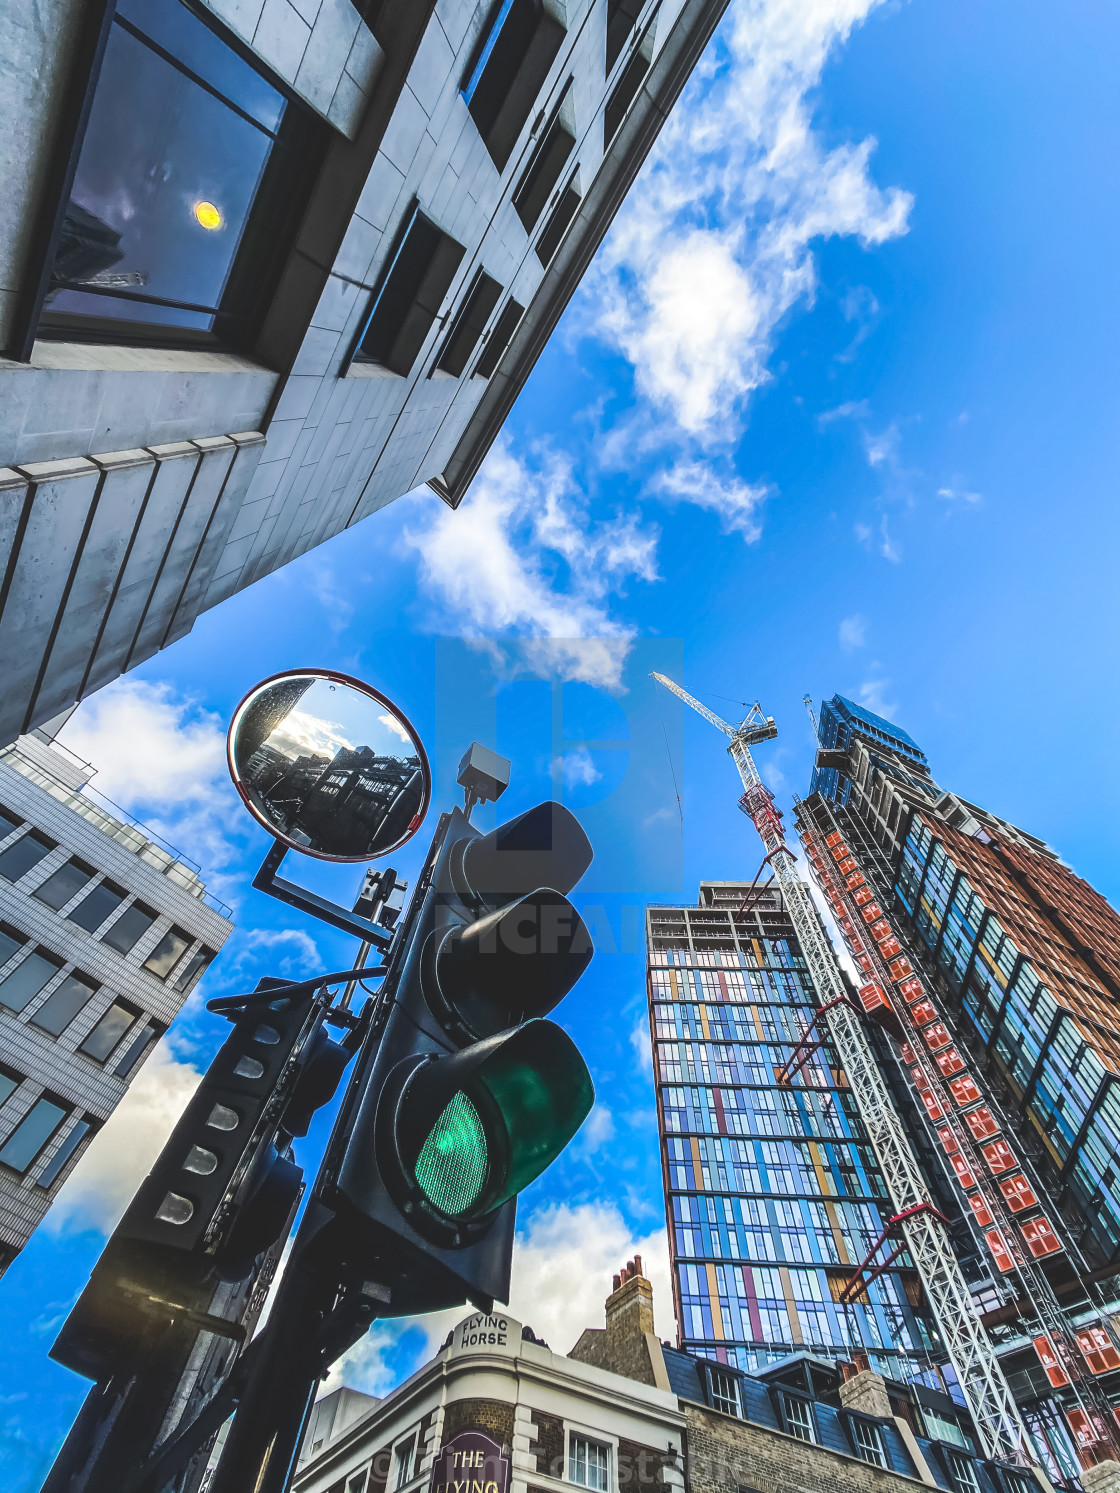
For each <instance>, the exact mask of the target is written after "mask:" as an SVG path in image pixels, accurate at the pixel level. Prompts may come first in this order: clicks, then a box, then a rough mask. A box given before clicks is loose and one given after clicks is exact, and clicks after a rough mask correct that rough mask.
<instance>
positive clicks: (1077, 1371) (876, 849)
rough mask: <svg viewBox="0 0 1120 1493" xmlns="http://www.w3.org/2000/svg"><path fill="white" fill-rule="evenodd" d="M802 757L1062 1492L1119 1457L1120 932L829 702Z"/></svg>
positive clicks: (1006, 826) (919, 757)
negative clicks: (809, 755)
mask: <svg viewBox="0 0 1120 1493" xmlns="http://www.w3.org/2000/svg"><path fill="white" fill-rule="evenodd" d="M818 736H819V750H818V753H817V757H816V763H815V766H814V772H813V779H812V784H811V790H810V794H809V796H808V798H806V799H805V800H804V801H803V802H801V803H800V804H799V805H798V810H797V812H798V825H799V829H800V831H801V834H802V840H803V842H804V844H805V846H806V849H807V852H808V854H809V858H810V863H811V865H812V867H813V874H814V877H815V879H816V880H817V883H818V885H819V886H820V887H821V889H822V890H823V891H824V892H825V895H826V896H827V897H828V898H829V900H830V902H831V904H832V907H833V911H834V913H835V915H836V918H837V923H838V926H839V927H840V930H841V933H842V935H843V937H844V939H845V941H846V943H847V946H848V949H849V952H850V953H851V955H852V958H853V961H854V963H855V965H856V967H857V970H858V972H859V977H860V981H861V991H860V994H861V998H862V1000H863V1004H864V1006H865V1008H866V1009H867V1011H868V1014H869V1015H871V1016H872V1017H881V1016H883V1015H884V1013H885V1014H886V1021H885V1025H886V1029H887V1031H893V1036H888V1035H887V1034H886V1031H884V1032H883V1033H882V1034H881V1035H880V1037H879V1039H878V1044H877V1045H878V1049H879V1053H880V1058H881V1063H882V1066H883V1069H884V1072H885V1073H887V1075H888V1077H889V1080H890V1083H891V1087H892V1091H893V1092H894V1096H895V1099H896V1103H897V1105H898V1108H899V1111H900V1113H901V1114H902V1115H903V1118H904V1120H905V1121H906V1124H907V1128H908V1130H909V1131H910V1134H911V1137H912V1139H913V1141H914V1144H915V1148H916V1149H917V1150H918V1152H919V1154H920V1155H921V1157H922V1160H923V1163H924V1167H925V1170H926V1173H927V1176H928V1178H929V1180H930V1183H931V1185H932V1186H933V1187H934V1188H935V1192H936V1196H937V1200H938V1205H939V1207H941V1208H942V1209H943V1211H944V1212H945V1213H946V1215H947V1216H949V1217H950V1219H951V1222H952V1225H953V1233H954V1240H955V1243H956V1245H957V1249H958V1254H959V1255H960V1256H961V1257H962V1260H965V1259H967V1261H968V1264H969V1274H970V1277H971V1281H972V1284H973V1290H974V1293H975V1297H976V1303H977V1310H978V1311H980V1312H981V1313H982V1314H983V1320H984V1321H985V1323H986V1325H987V1326H988V1329H989V1333H990V1334H991V1336H992V1338H993V1340H994V1341H995V1343H996V1344H997V1347H998V1349H999V1352H1000V1356H1001V1361H1002V1363H1003V1366H1004V1369H1005V1372H1006V1374H1007V1377H1008V1382H1009V1383H1010V1385H1011V1387H1012V1390H1013V1392H1014V1393H1015V1396H1016V1399H1017V1400H1018V1401H1019V1403H1020V1406H1021V1409H1022V1410H1023V1414H1024V1419H1025V1420H1026V1422H1027V1424H1028V1426H1029V1427H1030V1429H1031V1431H1032V1434H1033V1435H1034V1437H1035V1440H1036V1443H1037V1444H1038V1446H1039V1449H1040V1452H1042V1453H1043V1454H1044V1456H1045V1457H1046V1458H1047V1465H1048V1467H1049V1469H1050V1473H1051V1476H1052V1477H1053V1478H1054V1480H1055V1481H1058V1480H1059V1479H1063V1478H1065V1479H1072V1478H1075V1477H1076V1476H1077V1475H1078V1460H1080V1462H1081V1464H1082V1465H1083V1466H1087V1465H1089V1464H1091V1463H1093V1462H1094V1461H1098V1460H1100V1459H1101V1458H1102V1457H1116V1456H1117V1453H1118V1448H1117V1440H1116V1433H1115V1425H1116V1420H1115V1416H1114V1415H1113V1410H1114V1409H1115V1407H1116V1406H1117V1405H1120V1332H1118V1330H1117V1329H1118V1326H1120V1323H1118V1322H1117V1320H1116V1317H1115V1313H1116V1311H1117V1310H1118V1308H1120V1283H1118V1272H1120V1182H1118V1177H1117V1163H1116V1156H1117V1151H1118V1149H1120V1041H1118V1038H1117V1030H1118V1021H1117V1016H1118V1012H1120V919H1118V918H1117V916H1116V914H1115V912H1114V911H1113V910H1112V909H1111V908H1110V907H1109V905H1108V904H1107V903H1106V902H1105V901H1104V899H1103V898H1102V897H1101V896H1100V895H1099V894H1098V893H1097V892H1095V891H1094V890H1093V889H1092V888H1091V887H1090V886H1088V885H1087V884H1086V883H1085V882H1084V881H1082V880H1081V878H1079V877H1078V876H1076V875H1075V874H1074V873H1073V871H1072V870H1070V868H1069V867H1068V866H1066V865H1064V864H1063V863H1062V861H1061V860H1060V859H1059V858H1058V856H1057V854H1056V853H1055V852H1054V851H1053V850H1051V849H1050V848H1049V847H1048V846H1046V845H1045V844H1044V843H1043V842H1042V841H1040V840H1039V839H1037V838H1036V837H1034V836H1033V835H1031V834H1029V833H1027V832H1026V831H1024V830H1022V829H1020V828H1018V827H1017V826H1016V825H1013V824H1010V823H1009V822H1008V821H1006V820H1004V819H1001V818H1000V817H998V816H997V815H995V814H992V813H990V812H989V811H987V810H985V809H982V808H980V807H979V806H978V805H976V804H973V803H971V802H969V801H968V800H966V799H964V798H961V797H960V796H959V795H957V794H955V793H953V792H951V791H948V790H945V789H942V788H941V787H940V786H938V784H937V783H936V782H935V781H934V779H933V777H932V774H931V772H930V768H929V764H928V762H927V760H926V757H925V755H924V754H923V752H922V751H921V749H920V748H919V747H918V746H917V744H916V743H915V742H914V741H913V740H912V739H911V738H910V737H909V736H908V735H907V734H906V733H905V732H904V731H901V730H900V729H899V728H898V727H896V726H894V725H892V724H891V723H890V722H888V721H885V720H883V719H882V718H881V717H879V716H877V715H875V714H873V713H872V712H870V711H867V710H866V709H864V708H863V707H861V706H858V705H856V704H854V703H853V702H852V701H850V700H846V699H844V698H842V697H841V696H835V697H834V698H833V699H832V700H831V701H828V702H827V703H826V704H824V705H823V706H822V708H821V712H820V719H819V731H818ZM969 1236H970V1237H969Z"/></svg>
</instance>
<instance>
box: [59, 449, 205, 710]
mask: <svg viewBox="0 0 1120 1493" xmlns="http://www.w3.org/2000/svg"><path fill="white" fill-rule="evenodd" d="M151 457H152V460H153V461H154V462H155V469H154V476H153V479H152V482H151V485H150V487H149V490H148V499H147V502H146V503H145V505H144V508H143V511H142V512H141V513H140V515H139V521H138V523H137V524H136V527H135V531H134V534H133V539H132V547H131V549H130V550H129V552H128V556H127V558H126V559H125V562H124V569H123V572H122V573H121V577H120V584H119V586H118V587H117V591H116V595H115V596H114V597H113V600H112V604H111V606H110V608H109V615H108V616H107V617H106V619H105V625H104V627H103V629H102V632H101V638H100V640H99V642H98V644H97V650H96V652H95V654H94V656H93V662H92V663H91V664H90V667H89V672H88V674H87V675H86V679H85V682H84V687H83V693H86V694H88V693H89V692H90V691H91V690H95V689H99V688H100V687H101V685H103V684H108V682H109V681H110V680H111V679H116V678H117V676H118V675H119V674H121V673H123V671H124V670H125V669H126V668H127V667H128V657H129V654H130V653H131V651H132V645H133V643H134V641H135V639H136V634H137V632H138V631H139V629H140V624H141V623H142V622H143V620H144V614H145V611H146V609H147V605H148V598H149V596H151V594H152V588H153V587H154V586H155V583H156V581H157V579H158V578H159V574H160V569H161V567H162V565H163V562H164V557H165V555H166V553H167V547H168V543H169V541H170V538H171V536H172V535H173V534H174V533H175V529H176V525H177V524H178V521H179V514H180V511H181V510H182V507H183V501H184V499H185V497H186V495H187V492H188V491H189V489H190V485H191V481H192V479H193V478H194V474H195V471H196V469H197V467H198V463H199V460H200V453H199V450H198V447H197V446H195V445H193V444H192V443H191V442H189V441H177V442H176V443H175V444H174V445H171V446H155V447H153V448H152V449H151Z"/></svg>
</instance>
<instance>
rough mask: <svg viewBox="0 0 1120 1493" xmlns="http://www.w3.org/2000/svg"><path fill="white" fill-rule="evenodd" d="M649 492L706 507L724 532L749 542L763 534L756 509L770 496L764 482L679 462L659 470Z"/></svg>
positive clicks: (703, 466)
mask: <svg viewBox="0 0 1120 1493" xmlns="http://www.w3.org/2000/svg"><path fill="white" fill-rule="evenodd" d="M652 491H653V492H654V493H656V494H659V495H661V496H664V497H667V498H669V499H677V500H680V501H682V502H685V503H692V504H694V505H695V506H696V507H697V508H706V509H708V510H709V511H710V512H712V513H714V514H715V515H716V517H717V518H718V519H719V526H720V528H721V529H722V530H723V532H724V533H725V534H741V535H742V537H743V538H744V539H745V540H746V542H747V543H748V544H753V543H754V542H755V541H756V540H757V539H760V538H761V537H762V528H761V526H760V524H759V522H758V520H757V518H756V517H755V510H756V509H757V508H758V507H759V505H760V504H761V503H762V502H763V501H764V499H766V498H767V497H769V496H770V495H771V492H772V489H771V488H769V487H767V486H765V485H764V484H752V483H749V482H742V481H740V480H739V478H737V477H724V478H721V477H719V476H718V475H717V474H716V473H715V472H713V471H712V469H711V468H710V467H708V466H705V465H704V464H703V463H701V462H695V461H692V462H678V463H676V464H675V465H674V466H671V467H670V468H669V469H668V470H667V471H664V472H661V473H660V474H659V475H658V477H657V478H656V479H655V481H654V482H653V484H652Z"/></svg>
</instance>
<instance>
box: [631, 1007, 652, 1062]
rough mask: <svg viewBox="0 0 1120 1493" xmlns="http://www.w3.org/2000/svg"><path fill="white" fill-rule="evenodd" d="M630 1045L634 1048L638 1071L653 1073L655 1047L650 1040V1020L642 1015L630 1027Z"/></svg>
mask: <svg viewBox="0 0 1120 1493" xmlns="http://www.w3.org/2000/svg"><path fill="white" fill-rule="evenodd" d="M630 1046H631V1047H632V1048H633V1049H634V1060H635V1062H636V1063H637V1066H638V1071H639V1072H641V1073H648V1074H652V1073H653V1049H652V1047H651V1046H650V1040H649V1022H648V1021H647V1019H646V1018H645V1017H644V1016H642V1017H640V1018H639V1019H638V1021H636V1022H635V1023H634V1025H633V1027H632V1028H631V1029H630Z"/></svg>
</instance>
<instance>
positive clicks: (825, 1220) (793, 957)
mask: <svg viewBox="0 0 1120 1493" xmlns="http://www.w3.org/2000/svg"><path fill="white" fill-rule="evenodd" d="M646 920H647V921H646V934H647V951H648V991H649V1010H650V1027H651V1034H652V1039H653V1054H654V1079H655V1083H656V1088H657V1118H658V1130H659V1135H660V1141H661V1151H662V1166H663V1174H664V1182H665V1196H666V1214H667V1221H668V1229H669V1249H670V1257H671V1265H672V1276H673V1293H674V1305H675V1308H676V1313H677V1322H678V1327H679V1335H680V1345H681V1347H682V1348H685V1349H687V1350H688V1351H690V1352H694V1353H697V1354H700V1355H702V1356H704V1357H707V1358H711V1359H716V1360H718V1361H720V1362H724V1363H728V1364H731V1365H735V1366H737V1367H739V1368H742V1369H748V1370H749V1369H753V1368H757V1367H760V1366H762V1365H764V1364H765V1363H767V1362H770V1361H773V1360H776V1359H779V1358H782V1357H784V1356H786V1355H788V1354H790V1353H794V1352H799V1351H806V1350H807V1351H810V1352H813V1353H817V1354H820V1355H822V1356H825V1357H829V1358H848V1357H850V1356H851V1354H852V1353H853V1352H854V1351H863V1352H866V1353H867V1354H868V1356H869V1358H870V1361H871V1364H872V1366H873V1367H875V1368H877V1369H878V1370H879V1371H880V1372H882V1373H884V1374H886V1375H888V1376H890V1377H892V1378H895V1379H909V1378H911V1377H915V1376H916V1375H918V1374H922V1373H923V1371H926V1370H928V1369H929V1368H930V1365H931V1363H932V1362H933V1361H934V1360H936V1358H937V1357H938V1356H939V1355H938V1354H937V1352H936V1349H935V1346H934V1343H933V1341H932V1340H931V1337H930V1331H931V1329H930V1323H929V1318H928V1316H926V1315H925V1314H924V1313H923V1310H922V1307H921V1301H922V1296H921V1290H920V1286H919V1284H918V1281H917V1277H916V1275H915V1272H914V1271H913V1269H912V1268H910V1262H909V1258H908V1256H906V1255H905V1254H903V1255H901V1256H900V1257H899V1258H898V1260H896V1261H895V1262H894V1265H893V1266H892V1268H891V1269H889V1270H888V1271H886V1272H885V1273H884V1274H883V1275H881V1276H880V1277H879V1278H878V1279H877V1280H875V1281H873V1282H871V1284H870V1285H869V1286H868V1287H867V1288H866V1289H865V1290H864V1291H862V1292H860V1293H859V1294H857V1296H856V1299H855V1300H854V1301H853V1302H852V1303H851V1304H849V1305H845V1304H843V1302H842V1300H841V1296H842V1293H843V1290H844V1287H845V1286H846V1285H847V1283H848V1282H849V1280H850V1279H851V1276H852V1274H853V1271H854V1270H855V1269H856V1267H857V1266H858V1265H859V1264H860V1262H861V1261H862V1260H863V1258H864V1256H865V1255H866V1254H867V1252H868V1251H869V1249H870V1248H871V1246H872V1245H873V1243H874V1242H875V1241H876V1239H878V1237H879V1235H880V1233H881V1232H882V1229H883V1227H884V1225H885V1223H886V1220H887V1219H888V1218H889V1217H890V1214H891V1212H892V1209H891V1205H890V1202H889V1199H888V1197H887V1191H886V1187H885V1184H884V1182H883V1178H882V1175H881V1173H880V1171H879V1168H878V1165H877V1162H876V1158H875V1156H874V1153H873V1151H872V1149H871V1147H870V1145H869V1144H868V1142H867V1138H866V1135H865V1133H864V1131H863V1127H862V1125H861V1122H860V1120H859V1117H858V1115H857V1113H856V1110H855V1106H854V1103H853V1100H852V1097H851V1094H850V1092H849V1090H848V1087H847V1084H846V1081H845V1078H844V1075H843V1073H842V1072H841V1071H840V1070H839V1068H838V1066H837V1063H836V1059H835V1056H834V1054H833V1053H832V1051H831V1050H830V1049H829V1047H828V1046H827V1045H825V1046H821V1047H819V1048H817V1050H816V1051H814V1052H813V1053H812V1055H811V1056H810V1058H809V1060H808V1062H807V1063H806V1064H805V1066H804V1067H803V1068H802V1069H801V1070H800V1072H799V1073H798V1074H797V1075H796V1077H795V1078H794V1080H793V1081H792V1082H791V1083H789V1084H782V1083H779V1081H778V1079H779V1075H780V1074H781V1073H782V1070H783V1069H784V1068H785V1066H786V1065H787V1064H788V1063H789V1062H790V1059H791V1056H792V1055H793V1053H794V1049H795V1047H796V1044H797V1042H798V1039H799V1038H800V1036H801V1034H802V1032H803V1031H804V1029H805V1027H806V1026H807V1025H808V1023H809V1022H810V1021H811V1019H812V1015H813V1010H814V1008H815V1006H816V1005H817V1000H816V997H815V993H814V990H813V987H812V984H811V982H810V978H809V974H808V971H807V968H806V965H805V962H804V960H803V958H802V956H801V951H800V948H799V945H798V942H797V939H796V937H795V935H794V932H793V927H792V924H791V923H790V921H789V919H788V917H787V916H786V913H785V910H784V907H783V905H782V901H781V896H780V893H779V892H778V891H777V890H776V889H775V888H773V887H767V886H764V887H762V888H761V889H757V888H751V887H749V886H746V885H739V884H737V883H726V882H705V883H702V884H701V887H700V898H699V902H698V904H697V905H696V906H695V907H678V906H655V907H649V908H648V909H647V913H646ZM929 1382H930V1383H936V1382H937V1379H936V1375H935V1374H934V1375H932V1376H929Z"/></svg>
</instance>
